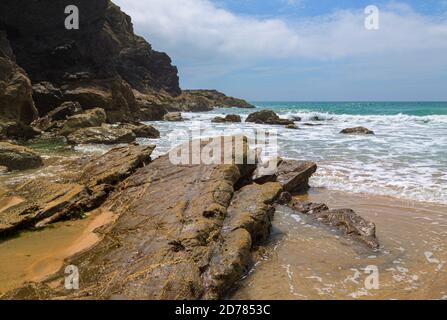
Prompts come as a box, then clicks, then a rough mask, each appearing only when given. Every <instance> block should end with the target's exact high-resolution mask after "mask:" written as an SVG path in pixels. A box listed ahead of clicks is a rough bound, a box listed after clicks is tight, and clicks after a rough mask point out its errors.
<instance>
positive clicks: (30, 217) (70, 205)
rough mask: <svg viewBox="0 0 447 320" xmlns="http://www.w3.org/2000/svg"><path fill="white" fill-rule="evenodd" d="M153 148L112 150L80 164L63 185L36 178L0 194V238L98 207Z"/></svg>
mask: <svg viewBox="0 0 447 320" xmlns="http://www.w3.org/2000/svg"><path fill="white" fill-rule="evenodd" d="M153 150H154V146H148V147H141V146H137V145H129V146H126V147H121V148H115V149H112V150H111V151H109V152H108V153H106V154H105V155H103V156H101V157H98V158H95V159H92V160H90V161H89V162H87V163H85V164H83V165H82V167H81V168H80V171H81V173H80V174H79V175H76V176H75V177H74V178H73V179H70V180H68V181H65V182H60V183H56V182H51V181H48V180H47V179H35V180H31V181H29V182H26V183H24V184H22V185H20V186H18V187H16V188H15V189H14V190H11V191H9V192H6V193H4V194H2V195H0V203H6V205H4V206H3V207H2V208H0V237H2V236H5V235H8V234H10V233H12V232H16V231H19V230H22V229H26V228H33V227H43V226H46V225H48V224H50V223H53V222H56V221H59V220H63V219H70V218H80V217H82V216H83V215H84V213H85V212H88V211H90V210H92V209H94V208H96V207H98V206H99V205H100V204H101V203H102V202H103V201H104V200H105V199H106V197H107V195H108V194H109V193H110V192H111V191H112V190H114V188H115V186H116V185H117V184H118V183H119V182H120V181H122V180H124V179H125V178H127V177H128V176H130V175H131V174H132V173H133V172H134V171H135V170H136V169H137V168H139V167H141V166H143V165H145V164H146V163H149V162H150V161H151V158H150V156H151V153H152V151H153Z"/></svg>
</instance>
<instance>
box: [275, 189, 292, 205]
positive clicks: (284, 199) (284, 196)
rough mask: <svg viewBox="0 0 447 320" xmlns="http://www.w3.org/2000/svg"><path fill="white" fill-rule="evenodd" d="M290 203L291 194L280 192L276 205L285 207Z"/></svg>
mask: <svg viewBox="0 0 447 320" xmlns="http://www.w3.org/2000/svg"><path fill="white" fill-rule="evenodd" d="M291 201H292V194H291V193H290V192H287V191H285V192H281V195H280V196H279V198H278V200H277V203H278V204H281V205H287V204H289V203H290V202H291Z"/></svg>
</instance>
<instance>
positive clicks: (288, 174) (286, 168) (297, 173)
mask: <svg viewBox="0 0 447 320" xmlns="http://www.w3.org/2000/svg"><path fill="white" fill-rule="evenodd" d="M275 162H276V165H275ZM267 169H268V170H267ZM316 171H317V165H316V163H314V162H311V161H298V160H283V159H281V158H276V159H271V160H269V161H268V162H267V163H264V164H261V165H260V166H259V167H258V169H256V171H255V172H254V175H253V181H255V182H256V183H266V182H269V181H277V182H279V183H280V185H281V187H282V188H283V190H284V191H287V192H290V193H298V192H302V191H305V190H307V189H308V188H309V179H310V177H311V176H312V175H313V174H314V173H315V172H316Z"/></svg>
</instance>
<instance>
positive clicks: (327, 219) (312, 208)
mask: <svg viewBox="0 0 447 320" xmlns="http://www.w3.org/2000/svg"><path fill="white" fill-rule="evenodd" d="M290 206H291V208H293V209H294V210H296V211H299V212H301V213H303V214H307V215H311V216H313V217H314V218H315V219H316V220H318V221H320V222H322V223H324V224H327V225H329V226H332V227H336V228H337V229H338V230H340V231H342V232H344V233H345V234H346V235H348V236H350V237H352V238H354V239H355V240H358V241H361V242H363V243H365V244H366V245H368V246H369V247H370V248H372V249H377V248H379V246H380V245H379V241H378V239H377V237H376V225H375V224H374V223H373V222H370V221H368V220H366V219H364V218H362V217H361V216H359V215H358V214H357V213H355V212H354V211H353V210H351V209H338V210H330V209H329V208H328V207H327V206H326V205H325V204H322V203H310V202H302V201H299V200H293V201H292V203H291V204H290Z"/></svg>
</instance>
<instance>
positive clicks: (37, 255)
mask: <svg viewBox="0 0 447 320" xmlns="http://www.w3.org/2000/svg"><path fill="white" fill-rule="evenodd" d="M116 218H117V216H116V215H115V214H113V213H112V212H109V211H99V210H96V211H94V212H92V213H91V214H90V215H89V216H88V217H87V218H85V219H84V220H78V221H68V222H61V223H57V224H55V225H53V226H51V227H49V228H46V229H44V230H41V231H34V232H32V231H31V232H25V233H22V234H20V235H19V236H17V237H16V238H13V239H10V240H7V241H3V242H0V296H1V294H4V293H5V292H7V291H9V290H12V289H15V288H18V287H20V286H21V285H23V284H24V283H25V282H39V281H43V280H45V279H46V278H47V277H48V276H50V275H52V274H54V273H56V272H57V271H59V270H60V269H61V268H62V267H63V265H64V260H65V259H66V258H68V257H70V256H72V255H74V254H76V253H79V252H82V251H84V250H87V249H89V248H91V247H92V246H94V245H95V244H96V243H98V242H99V241H100V240H101V235H99V234H97V233H95V232H94V231H95V230H96V229H98V228H99V227H101V226H104V225H107V224H109V223H111V222H113V221H114V220H115V219H116Z"/></svg>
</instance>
